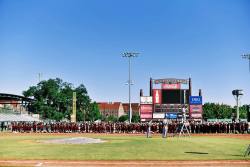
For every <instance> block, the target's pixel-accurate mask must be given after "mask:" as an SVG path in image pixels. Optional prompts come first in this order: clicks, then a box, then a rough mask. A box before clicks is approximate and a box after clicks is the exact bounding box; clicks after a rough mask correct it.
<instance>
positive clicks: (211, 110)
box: [203, 103, 247, 119]
mask: <svg viewBox="0 0 250 167" xmlns="http://www.w3.org/2000/svg"><path fill="white" fill-rule="evenodd" d="M239 110H240V118H241V119H242V118H246V114H247V106H246V105H243V106H242V107H240V108H239ZM235 112H236V106H234V107H231V106H230V105H226V104H218V103H205V104H204V105H203V118H205V119H214V118H218V119H230V118H232V115H233V113H235Z"/></svg>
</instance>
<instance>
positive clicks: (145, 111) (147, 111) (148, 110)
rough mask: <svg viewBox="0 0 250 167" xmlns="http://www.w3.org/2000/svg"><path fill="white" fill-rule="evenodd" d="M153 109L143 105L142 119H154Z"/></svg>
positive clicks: (141, 110) (141, 109)
mask: <svg viewBox="0 0 250 167" xmlns="http://www.w3.org/2000/svg"><path fill="white" fill-rule="evenodd" d="M152 114H153V107H152V105H150V104H141V105H140V116H141V119H145V118H148V119H152Z"/></svg>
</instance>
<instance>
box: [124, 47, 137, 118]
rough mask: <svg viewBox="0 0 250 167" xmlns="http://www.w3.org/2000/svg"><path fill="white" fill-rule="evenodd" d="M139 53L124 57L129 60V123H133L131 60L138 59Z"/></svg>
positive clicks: (127, 53) (128, 54) (130, 53)
mask: <svg viewBox="0 0 250 167" xmlns="http://www.w3.org/2000/svg"><path fill="white" fill-rule="evenodd" d="M138 55H139V53H135V52H125V53H123V56H122V57H125V58H128V83H127V84H128V96H129V97H128V101H129V123H131V122H132V107H131V85H133V82H132V81H131V58H133V57H138Z"/></svg>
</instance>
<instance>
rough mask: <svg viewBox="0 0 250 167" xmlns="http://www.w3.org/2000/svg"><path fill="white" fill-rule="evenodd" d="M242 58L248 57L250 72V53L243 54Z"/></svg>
mask: <svg viewBox="0 0 250 167" xmlns="http://www.w3.org/2000/svg"><path fill="white" fill-rule="evenodd" d="M242 58H243V59H248V62H249V72H250V54H243V55H242Z"/></svg>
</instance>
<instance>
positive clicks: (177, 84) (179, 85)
mask: <svg viewBox="0 0 250 167" xmlns="http://www.w3.org/2000/svg"><path fill="white" fill-rule="evenodd" d="M161 88H162V89H181V84H180V83H176V84H166V83H163V84H161Z"/></svg>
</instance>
